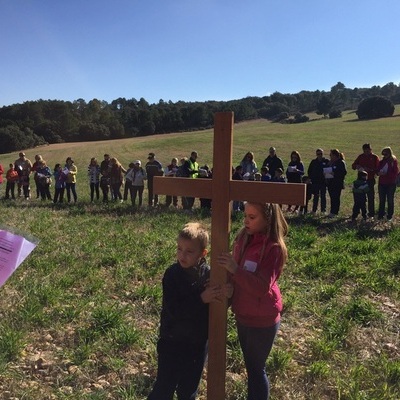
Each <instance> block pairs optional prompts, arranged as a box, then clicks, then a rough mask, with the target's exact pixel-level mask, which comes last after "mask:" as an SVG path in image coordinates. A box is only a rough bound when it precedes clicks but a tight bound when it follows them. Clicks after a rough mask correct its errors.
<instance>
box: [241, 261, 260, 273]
mask: <svg viewBox="0 0 400 400" xmlns="http://www.w3.org/2000/svg"><path fill="white" fill-rule="evenodd" d="M243 269H245V270H246V271H249V272H255V270H256V269H257V263H256V262H255V261H250V260H246V261H245V262H244V265H243Z"/></svg>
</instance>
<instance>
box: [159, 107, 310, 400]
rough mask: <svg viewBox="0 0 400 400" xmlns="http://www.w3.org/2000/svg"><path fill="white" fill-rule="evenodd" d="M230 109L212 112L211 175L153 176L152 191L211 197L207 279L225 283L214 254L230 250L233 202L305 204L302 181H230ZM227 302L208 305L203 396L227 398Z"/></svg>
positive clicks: (231, 124)
mask: <svg viewBox="0 0 400 400" xmlns="http://www.w3.org/2000/svg"><path fill="white" fill-rule="evenodd" d="M232 142H233V112H222V113H216V114H215V120H214V150H213V175H212V179H201V178H199V179H188V178H173V179H171V178H165V177H157V176H156V177H154V193H157V194H168V195H172V196H185V197H201V198H206V199H212V217H211V276H210V283H211V284H212V285H213V284H216V285H218V284H219V285H222V284H225V283H226V281H227V273H226V271H225V269H224V268H220V267H218V266H217V264H218V262H217V257H218V255H219V254H221V253H222V252H227V251H229V235H230V231H231V207H230V202H231V201H232V200H239V201H249V202H254V203H262V202H266V203H267V202H268V203H278V204H291V205H304V204H305V198H306V185H304V184H295V183H270V182H253V181H252V182H249V181H233V180H232ZM226 319H227V302H226V300H224V301H223V302H222V303H211V304H210V317H209V345H208V348H209V351H208V372H207V399H208V400H225V370H226V329H227V327H226Z"/></svg>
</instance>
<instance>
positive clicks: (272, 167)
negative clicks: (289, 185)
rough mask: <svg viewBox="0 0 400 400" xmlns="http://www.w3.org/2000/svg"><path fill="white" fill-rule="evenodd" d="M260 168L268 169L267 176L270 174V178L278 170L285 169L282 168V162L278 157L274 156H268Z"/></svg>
mask: <svg viewBox="0 0 400 400" xmlns="http://www.w3.org/2000/svg"><path fill="white" fill-rule="evenodd" d="M262 166H263V167H268V169H269V174H270V175H271V176H274V175H275V171H276V170H277V169H278V168H282V171H284V170H285V168H283V162H282V160H281V159H280V158H279V157H278V156H276V155H275V156H273V157H271V156H268V157H267V158H266V159H265V160H264V162H263V165H262Z"/></svg>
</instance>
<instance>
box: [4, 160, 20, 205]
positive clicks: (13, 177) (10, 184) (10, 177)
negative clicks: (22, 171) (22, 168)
mask: <svg viewBox="0 0 400 400" xmlns="http://www.w3.org/2000/svg"><path fill="white" fill-rule="evenodd" d="M18 179H19V177H18V172H17V171H16V170H15V168H14V164H10V165H9V170H8V171H7V174H6V180H7V184H6V195H5V198H6V199H9V198H10V192H11V198H12V199H13V200H15V182H17V181H18Z"/></svg>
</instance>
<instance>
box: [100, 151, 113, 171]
mask: <svg viewBox="0 0 400 400" xmlns="http://www.w3.org/2000/svg"><path fill="white" fill-rule="evenodd" d="M103 157H104V158H103V161H102V162H101V164H100V173H101V174H102V175H104V173H106V174H107V173H108V172H109V171H110V168H111V165H110V155H109V154H107V153H106V154H104V156H103Z"/></svg>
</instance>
